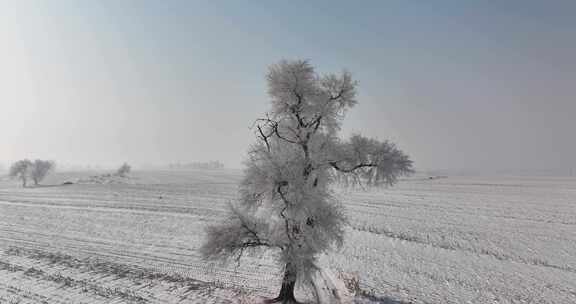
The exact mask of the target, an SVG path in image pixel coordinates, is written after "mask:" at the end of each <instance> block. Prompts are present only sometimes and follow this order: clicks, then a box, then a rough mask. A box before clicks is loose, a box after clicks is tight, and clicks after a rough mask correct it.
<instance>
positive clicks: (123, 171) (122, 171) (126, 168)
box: [116, 163, 132, 177]
mask: <svg viewBox="0 0 576 304" xmlns="http://www.w3.org/2000/svg"><path fill="white" fill-rule="evenodd" d="M131 170H132V167H130V165H128V163H124V164H122V166H120V168H118V170H116V175H118V176H122V177H126V176H127V175H128V174H129V173H130V171H131Z"/></svg>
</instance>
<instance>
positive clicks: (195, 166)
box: [168, 160, 224, 169]
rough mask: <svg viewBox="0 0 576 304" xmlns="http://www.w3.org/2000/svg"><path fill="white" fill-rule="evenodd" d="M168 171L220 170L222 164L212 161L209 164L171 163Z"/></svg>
mask: <svg viewBox="0 0 576 304" xmlns="http://www.w3.org/2000/svg"><path fill="white" fill-rule="evenodd" d="M168 168H170V169H222V168H224V164H223V163H222V162H220V161H217V160H214V161H209V162H192V163H180V162H176V163H171V164H169V165H168Z"/></svg>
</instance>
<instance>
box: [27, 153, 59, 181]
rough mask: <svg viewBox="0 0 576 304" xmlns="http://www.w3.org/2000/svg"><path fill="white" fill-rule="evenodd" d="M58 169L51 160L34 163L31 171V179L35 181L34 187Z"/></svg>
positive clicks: (38, 160)
mask: <svg viewBox="0 0 576 304" xmlns="http://www.w3.org/2000/svg"><path fill="white" fill-rule="evenodd" d="M55 168H56V163H55V162H53V161H50V160H41V159H37V160H35V161H34V163H32V167H31V170H30V177H31V178H32V180H33V181H34V185H36V186H37V185H38V184H40V182H41V181H42V180H43V179H44V178H45V177H46V176H47V175H48V174H50V173H51V172H52V171H54V169H55Z"/></svg>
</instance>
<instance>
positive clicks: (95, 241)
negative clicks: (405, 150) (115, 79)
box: [0, 170, 576, 304]
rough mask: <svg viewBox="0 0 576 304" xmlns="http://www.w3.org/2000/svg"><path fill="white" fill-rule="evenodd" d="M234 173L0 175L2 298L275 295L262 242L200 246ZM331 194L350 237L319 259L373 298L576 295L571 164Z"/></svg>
mask: <svg viewBox="0 0 576 304" xmlns="http://www.w3.org/2000/svg"><path fill="white" fill-rule="evenodd" d="M91 175H93V173H75V174H67V175H66V174H64V175H63V174H60V175H58V176H55V177H53V178H52V179H51V180H48V181H46V184H59V183H62V182H63V181H67V180H78V179H84V180H85V178H86V177H88V176H91ZM240 176H241V175H240V172H239V171H230V170H228V171H201V170H198V171H193V172H169V171H166V172H135V173H134V174H133V178H132V179H130V180H127V181H126V182H123V181H122V180H120V181H115V182H114V183H87V182H86V183H83V184H74V185H67V186H47V187H38V188H33V189H32V188H31V189H22V188H19V187H18V186H17V185H16V184H15V183H14V182H9V181H0V303H125V302H129V303H177V302H181V303H242V301H243V302H244V303H252V302H256V301H257V297H259V296H263V297H269V296H273V295H274V294H275V293H276V292H277V288H278V287H279V277H280V275H279V269H278V267H277V265H275V264H274V262H273V259H272V258H271V256H270V255H266V256H262V257H258V258H257V257H252V258H250V257H247V258H245V259H243V261H242V263H241V265H240V266H237V265H228V266H224V265H218V264H216V265H213V264H206V263H204V262H203V261H202V260H201V259H200V257H199V256H198V253H197V249H198V247H199V246H200V244H201V242H202V238H203V228H204V227H205V226H206V225H208V224H210V223H211V222H213V221H217V220H218V219H220V218H221V217H222V216H223V215H224V214H225V209H226V203H227V201H229V200H232V199H234V197H235V194H236V184H237V182H238V180H239V178H240ZM341 196H342V201H343V202H344V203H345V206H346V208H347V213H348V216H349V218H350V226H349V227H348V229H347V241H346V243H345V245H344V247H343V248H342V250H340V251H338V252H333V253H331V254H330V255H329V256H328V257H327V258H326V263H328V264H329V265H330V266H331V267H332V268H333V269H335V270H338V271H342V272H346V273H351V274H356V275H358V277H359V278H360V285H361V287H362V289H363V290H365V291H366V292H369V293H372V294H374V295H375V296H376V297H378V298H380V302H381V303H558V304H563V303H576V179H574V178H572V179H569V178H541V177H540V178H536V177H534V178H527V177H524V178H502V177H498V178H464V177H448V178H442V179H432V180H429V179H418V178H413V179H410V180H406V181H402V182H401V183H399V184H398V185H397V186H396V187H394V188H391V189H386V190H378V191H370V192H368V193H362V192H346V193H341ZM367 303H368V302H367Z"/></svg>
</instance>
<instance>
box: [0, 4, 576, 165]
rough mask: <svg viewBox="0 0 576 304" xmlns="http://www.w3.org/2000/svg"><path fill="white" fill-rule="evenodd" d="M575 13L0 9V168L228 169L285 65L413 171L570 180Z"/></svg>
mask: <svg viewBox="0 0 576 304" xmlns="http://www.w3.org/2000/svg"><path fill="white" fill-rule="evenodd" d="M575 54H576V2H575V1H419V2H417V1H410V2H409V1H358V2H356V1H314V2H312V1H283V2H280V1H112V0H111V1H62V0H55V1H16V0H14V1H0V66H1V67H2V69H1V70H0V87H3V89H0V104H1V106H2V111H0V137H1V139H2V140H1V141H0V160H5V161H10V160H13V159H17V158H21V157H31V158H36V157H41V158H52V159H56V160H59V161H62V162H71V163H92V164H115V163H119V162H122V161H129V162H133V163H135V164H138V163H159V162H170V161H177V160H180V161H196V160H198V161H205V160H212V159H218V160H222V161H224V162H225V164H226V165H228V166H231V167H239V166H240V162H241V160H242V159H243V158H244V156H245V152H246V149H247V147H248V145H249V144H250V143H251V142H252V141H253V135H252V133H251V131H250V130H249V129H248V127H249V126H250V124H251V123H252V121H253V120H254V119H255V118H257V117H258V116H260V115H262V114H263V113H264V112H265V111H266V110H267V109H268V97H267V95H266V87H265V82H264V75H265V73H266V69H267V66H268V65H270V64H271V63H274V62H276V61H278V60H280V59H282V58H286V59H291V58H305V59H309V60H310V61H311V62H312V64H313V65H315V66H316V67H317V68H318V71H319V72H338V71H340V70H341V69H342V68H347V69H349V70H350V71H352V73H353V75H354V77H355V78H356V79H357V80H359V82H360V87H359V91H360V96H359V104H358V105H357V107H356V108H354V109H353V110H352V111H351V112H350V113H349V115H348V117H347V119H346V120H345V122H344V125H345V127H344V135H346V134H350V133H351V132H361V133H364V134H366V135H369V136H375V137H379V138H381V139H386V138H390V139H393V140H394V141H396V142H397V143H398V144H399V145H400V147H401V148H403V149H404V150H406V151H407V152H408V153H409V154H410V155H412V157H413V158H414V160H415V162H416V166H417V167H419V168H448V169H459V168H481V169H497V168H503V167H504V168H510V169H516V168H529V169H538V168H562V167H566V166H567V167H576V160H575V156H576V141H575V140H574V138H575V136H574V133H575V131H576V122H575V121H576V120H575V119H574V116H575V115H576V100H575V96H576V94H575V87H576V59H575Z"/></svg>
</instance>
